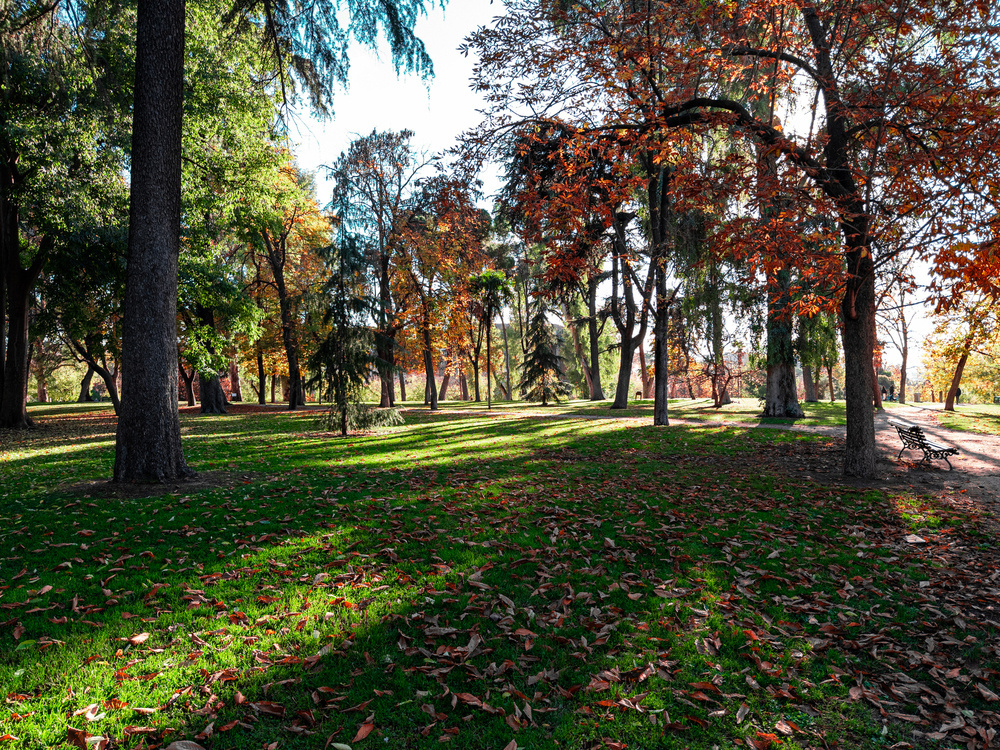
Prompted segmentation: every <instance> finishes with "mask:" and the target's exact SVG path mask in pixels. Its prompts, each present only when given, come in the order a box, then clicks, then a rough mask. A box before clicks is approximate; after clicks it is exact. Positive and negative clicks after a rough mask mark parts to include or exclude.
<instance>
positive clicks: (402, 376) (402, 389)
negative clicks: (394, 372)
mask: <svg viewBox="0 0 1000 750" xmlns="http://www.w3.org/2000/svg"><path fill="white" fill-rule="evenodd" d="M399 400H400V401H406V373H404V372H403V371H402V370H400V371H399Z"/></svg>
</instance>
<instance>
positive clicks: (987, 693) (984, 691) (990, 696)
mask: <svg viewBox="0 0 1000 750" xmlns="http://www.w3.org/2000/svg"><path fill="white" fill-rule="evenodd" d="M976 690H978V691H979V694H980V695H981V696H983V698H985V699H986V700H988V701H1000V695H997V694H996V693H994V692H993V691H992V690H990V689H989V688H988V687H986V686H985V685H983V684H982V683H980V682H977V683H976Z"/></svg>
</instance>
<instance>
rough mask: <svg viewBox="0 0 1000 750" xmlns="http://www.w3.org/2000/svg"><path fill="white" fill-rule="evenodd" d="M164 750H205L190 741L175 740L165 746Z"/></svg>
mask: <svg viewBox="0 0 1000 750" xmlns="http://www.w3.org/2000/svg"><path fill="white" fill-rule="evenodd" d="M164 750H205V748H204V747H202V746H201V745H199V744H198V743H197V742H191V740H177V741H176V742H171V743H170V744H169V745H167V746H166V747H165V748H164Z"/></svg>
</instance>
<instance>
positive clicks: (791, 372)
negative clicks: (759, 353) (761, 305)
mask: <svg viewBox="0 0 1000 750" xmlns="http://www.w3.org/2000/svg"><path fill="white" fill-rule="evenodd" d="M791 283H792V275H791V273H790V272H789V271H788V269H781V270H780V271H778V272H777V274H775V277H774V279H772V280H771V282H770V283H769V284H768V294H767V381H766V384H765V391H764V416H765V417H783V418H791V419H801V418H802V417H803V416H805V415H804V414H803V412H802V407H801V406H799V398H798V388H797V386H796V378H795V347H794V345H793V343H792V317H791V315H789V314H788V311H787V307H788V289H789V287H790V286H791Z"/></svg>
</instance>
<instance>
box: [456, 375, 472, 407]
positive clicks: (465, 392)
mask: <svg viewBox="0 0 1000 750" xmlns="http://www.w3.org/2000/svg"><path fill="white" fill-rule="evenodd" d="M458 387H459V388H460V389H461V393H462V400H463V401H468V400H469V380H468V378H466V377H465V373H464V372H463V373H462V374H461V375H459V377H458Z"/></svg>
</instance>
